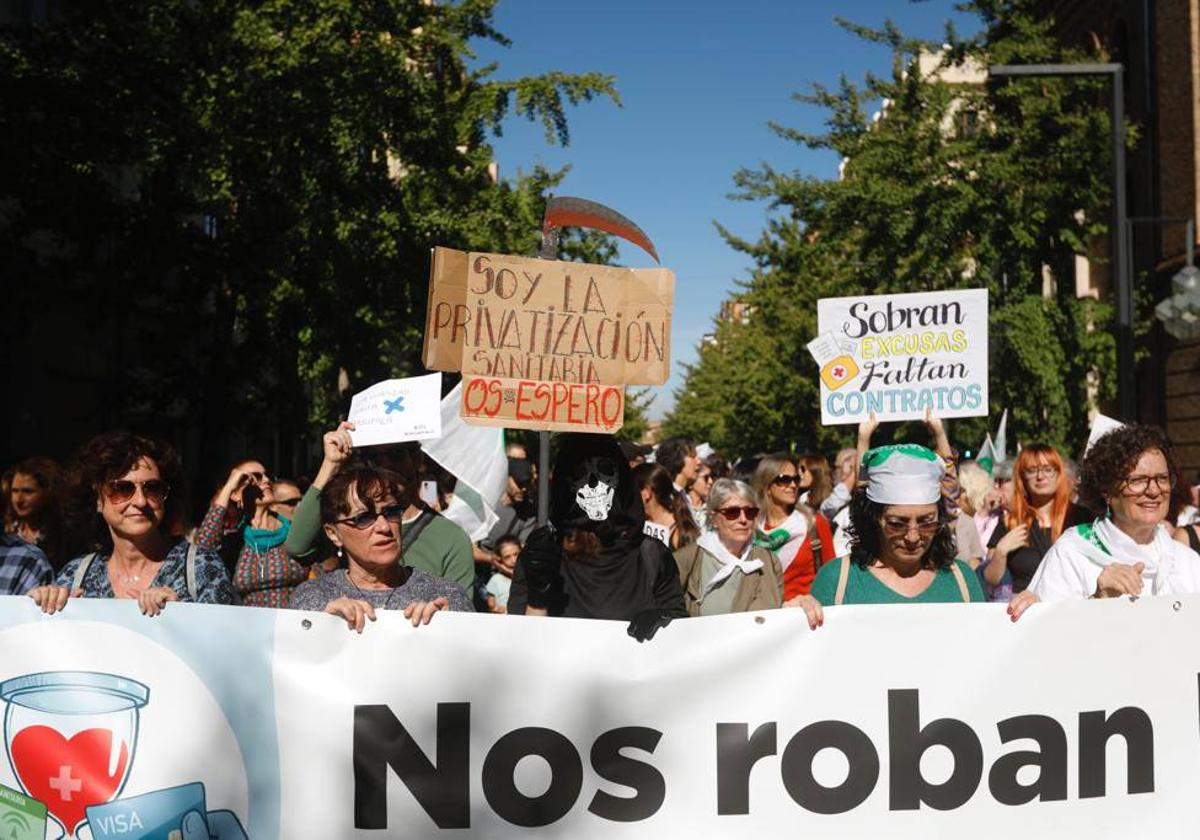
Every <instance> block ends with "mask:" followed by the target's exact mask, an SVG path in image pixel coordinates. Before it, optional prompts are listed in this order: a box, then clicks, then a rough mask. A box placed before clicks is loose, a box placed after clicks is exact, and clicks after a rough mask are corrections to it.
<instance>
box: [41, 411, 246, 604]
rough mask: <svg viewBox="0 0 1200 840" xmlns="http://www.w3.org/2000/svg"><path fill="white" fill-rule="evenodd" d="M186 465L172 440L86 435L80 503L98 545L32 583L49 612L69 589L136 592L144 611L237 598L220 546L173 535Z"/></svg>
mask: <svg viewBox="0 0 1200 840" xmlns="http://www.w3.org/2000/svg"><path fill="white" fill-rule="evenodd" d="M181 479H182V470H181V468H180V464H179V458H178V456H177V455H176V454H175V450H174V449H172V448H171V446H170V445H169V444H166V443H164V442H161V441H157V440H153V439H151V438H145V437H141V436H140V435H133V434H129V433H128V432H110V433H107V434H103V435H99V436H98V437H95V438H93V439H92V440H91V441H89V442H88V443H87V444H86V445H85V446H84V447H83V450H82V451H81V452H80V455H79V459H78V465H77V467H76V470H75V476H74V482H73V483H74V487H75V493H74V495H75V496H76V503H77V504H78V505H80V506H83V508H84V509H86V510H88V511H91V513H90V514H89V517H90V519H91V522H90V526H91V531H92V538H93V541H94V545H95V549H96V550H95V551H94V552H93V553H91V554H85V555H83V556H81V557H77V558H75V559H74V560H72V561H71V562H69V563H68V564H67V565H66V566H65V567H64V568H63V570H62V572H61V573H60V574H59V576H58V579H57V580H56V581H55V582H54V583H53V584H51V585H47V586H39V587H36V588H34V589H31V590H30V591H29V593H28V594H29V597H31V598H33V600H34V602H35V603H37V605H38V606H39V607H41V608H42V610H43V611H44V612H47V613H53V612H57V611H58V610H61V609H62V608H63V607H65V606H66V604H67V600H68V599H69V598H72V597H78V596H85V597H88V598H132V599H134V600H136V601H137V602H138V606H139V608H140V609H141V611H142V612H143V613H144V614H146V615H157V614H158V613H159V612H161V611H162V609H163V607H164V606H165V605H166V603H167V602H168V601H193V602H196V603H203V604H232V603H236V601H237V597H236V596H235V595H234V592H233V588H232V587H231V586H230V584H229V577H228V575H227V574H226V573H225V565H224V563H222V562H221V558H220V557H218V556H217V554H216V552H213V551H208V550H206V549H203V548H199V547H197V546H193V545H189V543H188V542H187V541H186V540H182V539H179V540H176V539H174V538H173V537H172V536H171V531H172V528H173V527H174V526H178V524H179V521H180V519H181V518H182V514H181V505H180V502H179V496H178V495H176V494H175V493H174V492H173V491H174V490H175V489H176V488H177V487H179V485H180V484H181Z"/></svg>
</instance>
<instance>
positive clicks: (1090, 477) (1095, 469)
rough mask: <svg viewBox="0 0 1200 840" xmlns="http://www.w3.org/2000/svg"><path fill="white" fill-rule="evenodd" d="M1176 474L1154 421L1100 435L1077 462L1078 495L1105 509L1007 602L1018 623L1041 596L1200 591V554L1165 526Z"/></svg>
mask: <svg viewBox="0 0 1200 840" xmlns="http://www.w3.org/2000/svg"><path fill="white" fill-rule="evenodd" d="M1178 474H1179V473H1178V468H1177V466H1176V463H1175V447H1174V445H1173V444H1172V443H1171V440H1170V439H1169V438H1168V437H1167V436H1166V434H1164V433H1163V431H1162V430H1161V429H1159V428H1157V427H1155V426H1143V425H1129V426H1122V427H1120V428H1117V429H1114V430H1113V431H1111V432H1108V433H1107V434H1105V435H1103V436H1101V437H1100V438H1099V439H1098V440H1097V441H1096V442H1095V443H1094V444H1093V445H1092V448H1091V449H1089V450H1088V453H1087V455H1086V456H1084V459H1083V464H1082V465H1081V467H1080V475H1079V498H1080V501H1082V502H1083V503H1084V504H1085V505H1087V506H1088V507H1089V508H1091V509H1092V510H1105V511H1107V512H1106V513H1105V515H1104V516H1102V517H1100V518H1099V519H1096V520H1094V521H1093V522H1089V523H1085V524H1083V525H1076V526H1075V527H1074V528H1071V529H1070V530H1067V531H1064V532H1063V534H1062V536H1061V537H1059V539H1058V541H1057V542H1055V543H1054V545H1053V546H1051V548H1050V550H1049V551H1048V552H1047V553H1046V556H1045V557H1044V558H1042V562H1041V565H1039V566H1038V570H1037V572H1036V573H1035V574H1034V576H1033V580H1032V581H1030V584H1029V587H1028V588H1027V589H1026V590H1025V591H1024V592H1021V593H1019V594H1018V595H1017V596H1016V597H1014V598H1013V599H1012V601H1011V602H1009V605H1008V612H1009V615H1011V616H1012V619H1013V621H1016V620H1017V619H1018V618H1020V616H1021V613H1023V612H1024V611H1025V610H1026V609H1028V607H1029V606H1030V605H1031V604H1034V603H1036V602H1038V601H1064V600H1069V599H1073V598H1112V597H1116V596H1119V595H1184V594H1194V593H1197V592H1200V556H1198V555H1197V554H1196V552H1194V551H1192V550H1191V549H1190V548H1188V546H1187V545H1184V544H1183V543H1181V542H1177V541H1176V540H1174V539H1173V538H1172V529H1171V527H1170V526H1169V525H1167V524H1166V520H1167V516H1168V514H1169V513H1170V509H1171V490H1172V488H1173V487H1174V486H1175V483H1176V478H1177V476H1178Z"/></svg>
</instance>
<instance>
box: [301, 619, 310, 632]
mask: <svg viewBox="0 0 1200 840" xmlns="http://www.w3.org/2000/svg"><path fill="white" fill-rule="evenodd" d="M300 626H301V627H303V628H304V629H305V630H307V629H309V628H310V627H312V621H310V620H309V619H307V618H306V619H304V620H303V621H301V622H300Z"/></svg>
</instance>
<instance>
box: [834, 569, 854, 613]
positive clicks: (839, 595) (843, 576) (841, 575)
mask: <svg viewBox="0 0 1200 840" xmlns="http://www.w3.org/2000/svg"><path fill="white" fill-rule="evenodd" d="M849 580H850V558H849V557H843V558H842V567H841V568H840V569H838V582H837V591H836V592H834V593H833V605H834V606H835V607H840V606H841V605H842V601H843V600H845V598H846V584H847V583H848V582H849Z"/></svg>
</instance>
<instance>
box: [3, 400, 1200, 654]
mask: <svg viewBox="0 0 1200 840" xmlns="http://www.w3.org/2000/svg"><path fill="white" fill-rule="evenodd" d="M926 425H927V427H928V428H927V430H928V433H929V437H930V440H931V443H932V448H926V447H924V446H920V445H916V444H898V445H890V446H880V447H873V446H872V437H873V436H874V434H875V431H876V427H877V424H876V423H875V422H874V419H873V418H872V420H871V421H869V422H865V423H863V424H862V425H861V426H860V427H859V430H858V441H857V447H855V448H847V449H844V450H841V451H839V452H837V453H836V454H835V456H834V458H833V460H832V463H831V461H830V460H829V459H827V458H826V457H825V456H824V455H822V454H819V453H812V452H808V453H800V454H798V455H797V454H793V453H764V454H759V455H756V456H754V457H748V458H742V459H740V460H738V461H736V462H734V463H732V464H731V463H730V462H729V461H728V460H727V459H725V458H723V457H722V456H721V455H720V454H718V453H714V452H711V451H699V450H698V448H697V446H696V444H695V443H694V442H693V441H690V440H687V439H683V438H673V439H669V440H666V441H664V442H662V443H661V444H660V445H659V446H658V447H657V448H656V449H654V448H651V447H649V446H644V445H639V444H634V443H630V442H627V441H621V442H618V441H617V440H615V439H614V438H612V437H609V436H605V435H585V434H566V435H561V436H559V438H558V442H557V444H558V445H557V456H556V458H555V461H554V464H553V468H552V471H551V474H550V482H549V486H550V498H549V505H548V507H549V518H548V520H549V521H548V522H546V523H544V524H541V525H539V523H538V519H537V505H536V502H535V499H534V493H535V487H536V478H537V469H536V465H535V464H534V463H532V462H531V461H530V459H529V458H528V456H527V453H526V452H525V450H524V448H523V447H521V446H519V445H516V444H513V445H511V446H510V447H509V449H508V453H507V454H508V482H507V488H506V490H505V493H504V495H503V497H502V499H500V500H499V504H498V509H497V510H496V511H495V512H496V514H497V517H496V522H495V524H494V525H493V526H492V527H491V529H490V532H489V533H487V534H486V536H484V537H483V538H480V539H476V540H472V539H471V538H470V537H469V536H468V535H467V533H466V532H465V531H464V530H463V529H462V528H461V527H460V526H459V525H458V524H456V523H455V521H454V519H453V518H452V516H447V515H443V513H442V512H443V511H446V512H447V513H449V509H450V508H451V507H452V500H453V496H454V490H455V481H456V479H455V478H454V477H453V476H451V475H449V474H447V473H446V472H445V470H443V469H441V468H440V467H439V466H438V465H437V464H436V463H435V462H433V461H432V460H431V459H428V458H426V457H425V456H424V455H423V453H422V452H421V450H420V448H419V446H418V445H416V444H397V445H389V446H379V447H367V448H363V449H360V450H356V449H354V447H353V446H352V443H351V436H350V432H351V431H352V430H353V427H352V426H350V425H349V424H347V423H342V424H341V425H339V427H338V428H337V429H335V430H333V431H330V432H328V433H327V434H326V435H325V436H324V439H323V442H322V443H323V458H322V461H321V464H320V467H319V469H318V470H317V472H316V474H315V475H314V476H313V477H312V478H311V480H306V479H298V480H291V479H287V478H280V477H275V476H272V475H271V474H270V471H269V469H268V467H267V465H266V464H264V463H263V462H262V461H261V460H257V459H255V458H253V457H250V456H249V454H248V456H247V457H245V458H242V459H240V460H238V461H237V462H236V463H233V464H232V465H231V466H230V467H229V469H228V470H227V471H226V472H225V473H224V474H223V477H222V479H221V480H220V481H219V482H216V483H215V484H216V486H215V487H214V489H213V492H212V495H211V497H210V498H209V499H208V504H207V508H206V510H205V512H204V514H203V516H202V517H201V518H200V519H199V521H198V522H194V523H193V522H189V521H188V520H187V517H186V512H185V506H184V505H183V504H182V503H181V501H182V498H181V497H182V493H181V492H180V491H181V488H182V475H183V470H182V465H181V464H180V461H179V458H178V456H177V455H176V453H175V451H174V450H173V448H172V447H171V446H169V445H168V444H166V443H164V442H162V441H159V440H155V439H152V438H148V437H143V436H140V435H135V434H131V433H127V432H113V433H106V434H102V435H99V436H97V437H95V438H94V439H92V440H91V441H89V442H87V443H86V444H85V445H84V446H83V447H82V448H81V450H80V451H79V453H78V455H77V456H76V458H75V460H74V462H73V463H72V464H71V465H70V466H69V468H68V467H64V466H60V465H59V464H58V463H56V462H55V461H53V460H51V459H49V458H44V457H31V458H27V459H25V460H23V461H21V462H20V463H18V464H16V465H14V466H13V467H12V468H11V469H10V470H9V471H8V472H7V473H6V474H5V475H4V483H3V494H4V501H5V505H4V531H3V534H2V535H0V594H7V595H28V596H29V597H31V598H32V599H33V600H34V601H35V602H36V603H37V604H38V606H39V607H41V609H42V610H44V611H45V612H48V613H52V612H56V611H58V610H62V609H64V608H66V607H67V605H68V603H69V601H70V600H71V599H72V598H79V597H88V598H127V599H131V600H135V601H136V602H137V603H138V607H139V608H140V610H141V611H142V612H143V613H145V614H146V615H151V616H152V615H156V614H158V613H160V612H161V611H163V609H164V608H166V605H167V603H168V602H170V601H189V602H195V603H210V604H244V605H247V606H258V607H274V608H292V609H306V610H319V611H324V612H328V613H331V614H333V615H337V616H340V617H341V618H342V619H344V620H345V621H346V623H347V625H348V626H349V627H351V628H352V629H354V630H357V631H359V632H361V631H362V630H363V628H364V627H365V625H366V623H367V622H369V621H372V620H374V618H375V616H376V612H377V611H378V610H381V609H384V610H399V611H402V612H403V613H404V615H405V616H406V617H407V618H409V619H410V620H411V621H412V622H413V624H414V625H418V624H424V623H428V622H429V621H430V619H431V617H432V616H433V615H434V614H435V613H436V612H438V611H440V610H447V609H448V610H458V611H471V610H476V611H481V612H490V613H495V614H506V613H512V614H518V615H526V616H567V617H579V618H602V619H616V620H621V621H625V622H628V623H629V632H630V634H631V635H633V636H634V637H636V638H637V639H639V640H646V639H649V638H651V637H652V636H653V635H654V634H655V633H656V631H657V630H658V629H659V628H660V627H663V626H665V625H666V624H668V623H669V622H671V621H673V620H675V619H679V618H684V617H694V616H707V615H716V614H721V613H730V612H745V611H752V610H763V609H775V608H797V609H801V610H803V612H804V614H805V616H806V618H807V620H808V623H809V625H810V626H811V627H813V628H816V627H818V626H820V625H821V624H822V623H823V621H824V610H825V609H826V608H829V607H836V606H838V605H842V604H855V603H857V604H868V603H869V604H894V603H928V602H979V601H985V600H990V601H1000V602H1005V603H1007V604H1008V605H1009V606H1008V612H1009V614H1010V616H1011V617H1012V620H1014V621H1015V620H1017V619H1018V618H1019V617H1020V615H1021V614H1022V613H1023V612H1024V611H1025V610H1026V609H1027V608H1028V607H1029V606H1030V605H1031V604H1033V603H1036V602H1038V601H1057V600H1063V599H1070V598H1080V599H1083V598H1105V597H1114V596H1119V595H1132V596H1139V595H1143V594H1148V595H1168V594H1169V595H1177V594H1183V593H1196V592H1200V555H1198V554H1197V550H1200V514H1198V512H1197V504H1196V499H1195V498H1194V494H1195V491H1196V489H1197V488H1191V495H1189V492H1188V488H1187V486H1186V485H1184V483H1183V482H1181V481H1180V480H1179V476H1180V469H1179V465H1178V463H1177V462H1176V458H1175V451H1174V446H1173V445H1172V443H1171V441H1170V440H1169V439H1168V438H1167V437H1166V435H1165V434H1164V433H1163V432H1162V431H1161V430H1159V429H1157V428H1155V427H1151V426H1143V425H1129V426H1122V427H1120V428H1117V429H1115V430H1113V431H1110V432H1108V433H1106V434H1104V435H1102V436H1100V437H1099V438H1098V439H1097V440H1095V441H1094V442H1093V443H1092V444H1091V446H1090V448H1089V449H1088V451H1087V452H1086V453H1084V454H1083V456H1082V459H1081V461H1080V464H1079V466H1078V468H1077V467H1076V466H1075V464H1074V462H1073V461H1071V459H1070V458H1069V457H1068V456H1067V455H1066V454H1065V453H1062V452H1059V451H1057V450H1056V449H1055V448H1053V447H1051V446H1046V445H1043V444H1038V443H1030V444H1028V445H1025V446H1023V447H1021V448H1020V449H1019V452H1018V454H1017V455H1016V457H1015V459H1014V460H1013V461H1011V462H1003V461H1001V462H999V463H993V462H992V461H993V460H994V459H989V460H981V461H978V462H976V461H972V460H963V459H961V458H959V457H958V455H957V453H955V452H954V450H953V449H952V448H951V446H950V443H949V440H948V438H947V435H946V432H945V429H944V427H943V424H942V423H941V422H940V421H939V420H938V419H937V418H934V417H927V418H926ZM302 488H303V492H302ZM476 536H478V535H476Z"/></svg>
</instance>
